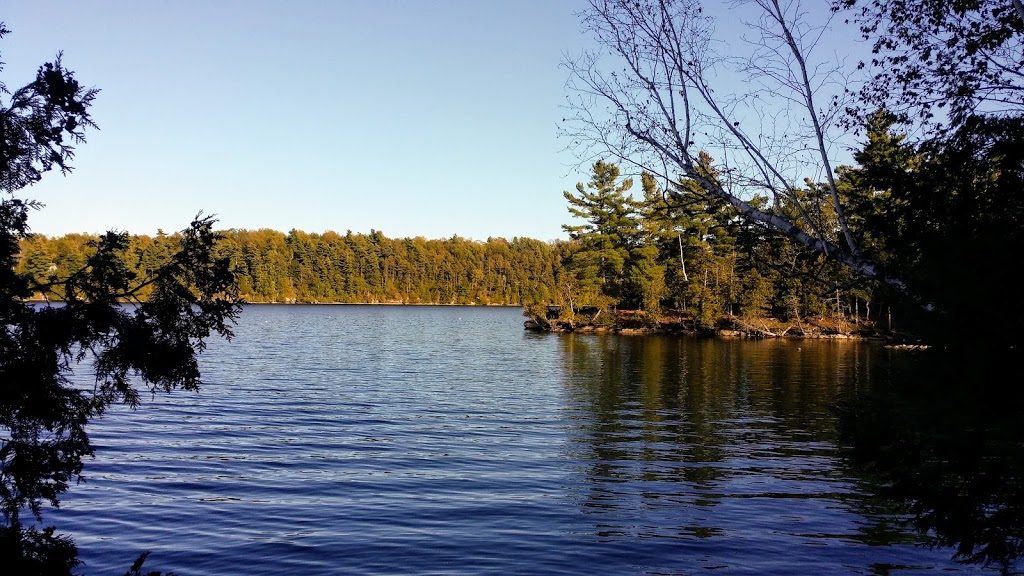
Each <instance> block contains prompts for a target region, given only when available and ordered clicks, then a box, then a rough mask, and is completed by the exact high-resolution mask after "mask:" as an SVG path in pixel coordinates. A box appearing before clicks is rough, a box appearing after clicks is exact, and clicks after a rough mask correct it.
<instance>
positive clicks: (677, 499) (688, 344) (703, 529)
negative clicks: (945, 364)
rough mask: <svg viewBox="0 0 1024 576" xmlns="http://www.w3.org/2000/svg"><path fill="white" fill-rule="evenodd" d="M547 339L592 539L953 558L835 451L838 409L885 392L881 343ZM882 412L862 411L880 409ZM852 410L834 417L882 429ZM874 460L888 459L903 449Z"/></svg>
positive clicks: (823, 558) (704, 560)
mask: <svg viewBox="0 0 1024 576" xmlns="http://www.w3.org/2000/svg"><path fill="white" fill-rule="evenodd" d="M559 338H560V340H559V346H560V351H561V362H562V372H563V380H564V385H565V387H566V390H567V391H568V395H569V400H570V401H569V405H570V406H571V409H572V410H573V412H574V413H573V422H574V428H573V430H572V434H571V436H570V438H571V446H572V448H571V449H572V450H573V451H574V453H573V454H571V455H570V456H571V458H572V459H573V460H576V461H579V462H583V463H585V468H584V469H583V470H581V471H580V474H581V476H582V480H581V484H582V485H584V486H585V489H584V490H583V491H582V492H581V493H580V495H579V496H578V500H579V502H578V505H579V507H580V509H581V510H582V511H583V512H584V513H585V514H587V515H589V516H588V517H589V518H591V519H592V524H591V530H592V537H594V538H596V539H598V540H601V541H603V542H624V541H627V540H631V541H636V539H638V538H641V539H671V540H674V541H676V542H677V543H678V544H677V545H679V546H680V548H679V550H680V551H681V553H684V554H685V556H686V560H685V561H683V562H682V563H681V564H682V565H683V566H689V567H694V568H705V569H706V568H737V567H743V566H762V567H763V570H762V571H763V572H765V573H768V572H773V571H774V572H777V573H786V572H787V571H788V572H790V573H792V572H794V571H797V572H801V573H807V572H809V571H814V570H815V569H816V568H821V569H841V570H842V572H844V573H845V572H849V571H851V570H853V571H866V572H871V573H890V572H899V571H904V570H918V569H932V568H942V569H951V568H955V567H956V565H955V564H951V563H950V561H949V559H950V557H951V556H952V551H950V550H929V549H928V548H927V547H921V546H918V544H922V543H926V542H927V541H926V540H925V539H924V538H923V537H922V536H921V535H919V534H917V533H915V532H914V531H913V530H910V529H908V528H907V527H905V526H904V525H903V524H902V523H901V522H900V518H901V516H900V513H902V512H903V509H902V508H900V507H898V506H896V505H895V504H894V501H893V500H892V499H890V498H888V495H883V494H882V490H881V487H880V484H879V483H878V478H877V477H876V476H872V475H869V474H865V473H862V472H861V468H860V467H859V465H853V466H851V461H850V460H849V459H846V458H844V453H843V452H841V451H840V449H839V448H838V445H839V442H840V437H839V426H838V424H839V419H840V412H837V410H836V406H838V405H843V406H846V407H857V406H864V404H863V403H864V402H866V401H867V399H868V398H872V397H873V396H872V395H873V394H874V391H875V390H876V389H878V388H879V387H882V388H884V387H886V384H884V383H883V382H887V381H888V378H889V377H892V376H893V373H892V368H891V360H890V354H891V353H890V352H889V351H887V350H884V349H882V348H881V347H879V346H875V345H871V344H865V343H853V342H829V341H811V342H789V341H761V342H750V341H735V342H722V341H711V340H699V339H680V338H660V337H643V338H628V337H617V336H611V335H609V336H603V335H571V334H570V335H564V336H561V337H559ZM888 409H889V410H890V412H885V411H882V410H874V411H873V412H872V413H873V414H874V415H875V417H877V418H879V419H883V420H884V419H886V418H892V417H894V416H893V414H892V413H891V410H892V409H893V408H892V407H891V406H890V407H889V408H888ZM861 412H862V410H861V408H852V409H851V410H847V411H846V412H843V413H842V414H845V416H843V417H844V418H845V417H849V419H848V420H844V422H847V423H851V422H862V423H863V427H859V426H855V427H854V428H856V429H857V430H859V431H860V432H864V431H870V430H884V428H882V427H878V426H877V424H873V423H870V422H869V421H868V420H867V419H866V418H865V419H862V418H863V417H862V415H861ZM844 430H846V429H845V428H844ZM853 436H857V434H856V433H855V434H853ZM846 437H847V438H850V437H852V436H850V435H847V436H846ZM855 442H857V443H860V442H862V441H861V440H859V439H857V440H855ZM858 445H859V444H858ZM965 448H966V447H965ZM864 455H867V453H865V454H864ZM872 455H873V456H877V455H878V454H877V453H873V454H872ZM887 455H888V456H891V457H892V462H891V463H893V464H895V463H897V462H899V458H901V457H900V456H898V455H897V454H896V453H895V452H893V453H887ZM951 521H953V520H951ZM702 543H703V544H702ZM950 543H952V542H950V541H942V542H941V544H944V545H946V544H950ZM826 551H827V553H826ZM765 554H782V555H783V556H782V557H780V560H778V561H776V562H777V563H781V564H778V565H777V566H775V567H774V569H773V567H772V564H771V563H769V564H763V556H764V555H765ZM805 554H806V555H807V556H806V557H805V556H804V555H805ZM808 562H809V563H810V564H808ZM811 566H814V567H815V568H811ZM678 567H679V566H676V568H678Z"/></svg>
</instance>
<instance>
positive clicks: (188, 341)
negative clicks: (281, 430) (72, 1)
mask: <svg viewBox="0 0 1024 576" xmlns="http://www.w3.org/2000/svg"><path fill="white" fill-rule="evenodd" d="M4 33H6V29H4V28H3V26H2V25H0V36H2V35H3V34H4ZM0 93H4V94H9V96H10V105H9V106H6V107H4V106H0V128H2V130H0V193H2V194H4V197H3V199H2V200H0V512H2V515H3V525H2V526H0V551H2V556H3V558H4V562H5V568H7V569H12V570H14V572H15V573H18V574H70V571H71V570H72V569H73V568H74V567H75V566H76V565H77V564H78V560H77V549H76V547H75V545H74V543H73V542H72V541H71V539H70V538H68V537H67V536H61V535H58V534H56V531H55V528H54V527H44V528H41V529H40V528H39V527H37V526H36V524H37V523H41V522H42V521H43V514H42V512H43V507H44V506H45V505H51V506H57V505H58V503H59V500H60V496H61V495H62V494H63V493H64V492H66V491H67V490H68V488H69V486H70V483H71V482H72V481H74V480H76V479H80V478H81V474H82V468H83V460H84V458H86V457H88V456H91V455H92V454H93V446H92V444H91V442H90V440H89V436H88V434H87V431H86V427H87V425H88V423H89V422H90V421H91V420H92V419H93V418H95V417H97V416H99V415H101V414H103V412H104V411H105V410H106V409H107V408H108V407H110V406H111V405H112V404H114V403H126V404H128V405H130V406H133V407H134V406H136V405H137V404H138V401H139V392H138V390H137V388H136V381H138V382H141V383H144V384H145V386H146V388H147V389H148V390H149V391H151V392H153V393H155V392H157V391H167V392H169V391H171V390H172V389H175V388H183V389H186V390H195V389H197V388H198V387H199V385H200V374H199V368H198V363H197V359H196V356H197V354H198V353H199V352H201V351H202V350H203V349H204V347H205V340H206V339H207V338H208V337H210V336H211V335H213V334H218V335H221V336H224V337H230V336H231V330H230V324H231V323H232V321H233V320H234V319H235V317H236V315H237V314H238V311H239V306H240V304H239V302H238V300H237V299H236V289H235V282H234V275H233V272H232V270H231V268H230V265H229V264H230V262H229V260H228V259H227V258H223V257H219V256H217V255H216V253H215V252H216V249H217V243H218V241H219V239H220V235H219V234H217V233H215V232H214V231H213V228H212V226H213V220H212V219H210V218H202V217H197V218H196V220H195V221H194V222H193V223H192V225H191V226H190V227H189V228H188V229H186V230H185V231H183V232H182V233H181V234H180V235H179V236H177V237H176V238H175V239H174V241H173V242H169V244H170V245H169V246H164V247H165V248H168V252H167V255H166V257H163V258H161V259H160V262H159V263H157V262H155V261H153V262H148V263H145V264H144V265H142V266H141V267H140V266H135V267H134V268H136V269H132V267H130V266H129V265H128V262H129V261H130V260H131V256H132V246H133V245H132V242H131V241H130V239H129V237H128V236H127V235H126V234H123V233H114V232H108V233H107V234H105V235H103V236H101V237H98V238H91V239H88V241H85V242H82V243H80V245H78V246H73V247H72V248H73V249H72V250H68V248H69V247H68V245H67V243H57V244H54V245H47V244H46V243H45V242H40V241H39V239H36V238H33V237H32V236H31V235H30V234H29V228H28V216H29V212H30V210H32V209H35V208H38V207H39V204H38V203H36V202H33V201H31V200H26V199H23V198H19V197H17V196H15V195H16V194H17V193H19V192H20V191H21V190H22V189H23V188H24V187H26V186H28V185H31V184H33V183H35V182H37V181H38V180H39V179H40V178H41V177H42V175H43V174H44V173H45V172H47V171H49V170H52V169H54V168H60V169H61V170H62V171H63V172H65V173H67V172H68V171H69V170H70V169H71V167H70V165H69V163H68V162H69V161H70V159H71V158H72V155H73V149H72V147H71V145H70V143H80V142H83V141H84V140H83V138H84V135H83V133H82V129H83V127H88V126H92V121H91V120H90V117H89V114H88V108H89V106H90V104H91V102H92V100H93V98H94V96H95V94H96V91H95V90H85V89H83V88H81V87H80V86H79V84H78V83H77V81H75V79H74V76H73V74H72V73H71V72H70V71H68V70H66V69H64V68H63V67H62V65H61V63H60V59H59V58H58V60H57V61H56V62H53V63H49V64H45V65H44V66H43V67H41V68H40V69H39V73H38V74H37V78H36V80H35V81H34V82H33V83H31V84H29V85H27V86H25V87H22V88H19V89H17V90H15V91H13V92H8V91H7V90H6V87H5V86H3V85H2V84H0ZM22 244H24V246H25V247H26V248H28V251H27V252H26V253H25V254H21V247H22ZM57 260H62V264H63V265H64V266H65V268H64V269H63V270H62V269H61V268H60V267H59V266H56V264H55V261H57ZM140 268H141V273H140V272H139V271H137V270H138V269H140ZM33 294H37V295H42V296H43V297H45V298H48V299H50V298H58V299H60V300H62V301H63V302H64V303H63V305H61V306H37V305H32V304H29V303H26V301H25V300H26V298H28V297H30V296H31V295H33ZM143 296H145V300H143V299H142V298H143ZM81 362H91V363H92V367H93V371H94V373H95V384H94V386H91V387H83V386H81V385H80V384H78V383H75V382H72V381H71V379H70V378H69V376H70V374H71V371H72V369H73V368H74V367H75V366H76V365H77V364H79V363H81ZM26 513H27V514H26ZM26 515H27V516H29V520H28V523H26V522H25V518H24V516H26ZM140 567H141V564H140Z"/></svg>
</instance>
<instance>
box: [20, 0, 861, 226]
mask: <svg viewBox="0 0 1024 576" xmlns="http://www.w3.org/2000/svg"><path fill="white" fill-rule="evenodd" d="M585 5H586V2H585V0H515V1H499V0H429V1H428V0H296V1H284V0H273V1H272V0H173V1H172V0H163V1H161V0H146V1H142V2H139V1H130V0H97V1H91V2H80V1H73V0H63V1H56V0H9V1H7V2H5V3H4V4H3V9H2V12H0V20H3V21H4V22H6V25H7V27H8V28H9V29H10V30H11V33H10V34H9V35H8V36H7V37H6V38H5V39H4V40H3V41H0V55H2V59H3V61H4V62H5V70H4V71H3V79H4V81H5V82H6V83H7V85H8V86H9V87H12V88H13V87H16V86H20V85H23V84H25V83H27V82H29V81H30V80H31V79H32V78H33V77H34V74H35V69H36V68H37V67H38V66H39V65H40V64H42V63H43V62H45V61H48V60H51V59H52V58H53V57H54V55H55V54H56V53H57V52H58V51H61V50H62V51H64V63H65V65H66V66H67V67H69V68H70V69H72V70H74V71H75V72H76V74H77V77H78V79H79V80H80V81H81V82H82V83H84V84H86V85H88V86H94V87H96V88H99V89H100V90H101V92H100V95H99V97H98V98H97V100H96V103H95V105H94V107H93V110H92V113H93V117H94V119H95V120H96V122H97V123H98V124H99V126H100V130H99V131H92V132H91V133H90V134H89V135H88V140H89V141H88V143H86V144H85V145H83V146H81V147H80V148H79V151H78V156H77V158H76V159H75V161H74V166H75V167H76V169H75V172H74V173H73V174H71V175H70V176H68V177H66V178H62V177H61V176H60V175H59V174H53V173H51V174H48V175H47V176H46V177H45V178H44V180H43V181H42V182H41V183H40V184H38V185H36V186H35V187H34V188H33V189H32V190H30V191H28V192H27V193H26V195H27V196H29V197H32V198H35V199H37V200H40V201H42V202H44V203H45V204H46V205H47V206H46V208H44V209H43V210H42V211H40V212H36V213H34V214H33V215H32V217H31V220H30V223H31V225H32V228H33V231H35V232H38V233H42V234H46V235H61V234H65V233H68V232H89V233H98V232H102V231H105V230H108V229H117V230H127V231H129V232H132V233H139V234H154V233H155V232H156V231H157V229H158V228H159V229H163V230H164V231H167V232H171V231H174V230H179V229H181V228H184V227H185V226H186V225H187V224H188V222H189V221H190V220H191V218H192V217H193V216H195V215H196V213H197V212H199V211H200V210H202V211H204V212H205V213H207V214H215V215H217V217H218V218H219V219H220V223H219V226H220V227H222V228H247V229H259V228H272V229H275V230H280V231H282V232H287V231H288V230H290V229H292V228H296V229H299V230H304V231H306V232H324V231H327V230H335V231H337V232H341V233H344V232H345V231H346V230H352V231H353V232H362V233H368V232H369V231H370V230H371V229H375V230H379V231H381V232H383V233H384V234H385V235H387V236H389V237H393V238H395V237H412V236H425V237H427V238H445V237H450V236H452V235H459V236H462V237H466V238H472V239H476V240H484V239H486V238H487V237H489V236H494V237H499V236H500V237H505V238H512V237H514V236H527V237H531V238H537V239H541V240H552V239H555V238H564V237H565V233H564V232H563V231H562V230H561V225H562V224H563V223H567V222H568V221H569V215H568V213H567V211H566V203H565V200H564V198H563V197H562V191H563V190H571V189H573V188H574V186H575V184H576V182H578V181H586V180H588V179H589V168H588V167H587V166H582V167H580V166H578V164H579V162H578V160H577V159H576V158H575V157H574V156H573V154H572V153H571V152H568V151H565V150H564V148H565V147H566V145H567V142H565V141H564V140H560V139H559V138H558V130H557V127H558V124H559V122H560V120H561V118H562V117H564V116H566V115H567V112H566V110H565V109H564V108H563V107H562V106H563V104H564V103H565V98H566V95H567V91H566V88H565V82H566V79H567V76H568V73H567V72H566V70H564V69H563V68H562V67H561V64H562V62H563V61H564V55H565V54H567V53H568V54H578V53H579V52H580V51H581V50H583V49H584V48H585V47H587V46H588V43H589V42H590V41H591V40H590V38H589V37H588V36H587V35H585V34H584V33H582V32H581V31H580V24H579V20H578V17H577V16H576V12H578V11H579V10H580V9H582V8H583V7H584V6H585ZM807 5H809V6H810V5H813V6H814V8H815V10H819V9H821V10H824V9H826V8H827V4H818V3H817V0H811V1H809V2H807ZM707 6H708V7H709V8H711V9H712V11H713V12H716V13H718V15H719V17H720V18H719V20H718V22H719V23H718V27H719V29H720V30H724V31H725V32H726V34H725V35H724V36H725V37H726V38H727V39H728V42H727V44H728V45H727V46H725V48H726V49H728V50H732V49H733V48H736V46H738V45H742V44H743V43H742V41H740V40H738V38H739V37H740V35H739V33H738V32H735V30H737V28H736V27H737V26H738V25H739V23H738V20H739V19H741V16H742V14H743V12H742V10H741V9H738V8H736V7H735V6H734V5H733V4H728V3H725V4H723V3H719V2H718V1H717V0H716V1H713V2H709V3H708V4H707ZM829 38H830V40H833V39H834V38H836V36H835V35H830V37H829ZM852 46H853V45H852V44H851V43H850V41H848V40H843V41H840V42H838V43H835V42H833V44H832V46H830V49H833V50H834V49H838V48H841V49H842V50H843V51H844V53H849V51H850V50H851V49H852Z"/></svg>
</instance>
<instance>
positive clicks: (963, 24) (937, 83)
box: [834, 0, 1024, 129]
mask: <svg viewBox="0 0 1024 576" xmlns="http://www.w3.org/2000/svg"><path fill="white" fill-rule="evenodd" d="M834 5H835V6H836V8H837V9H838V8H846V9H852V10H853V13H854V15H855V19H856V21H857V24H858V25H859V26H860V30H861V32H862V33H863V35H864V39H865V40H870V41H872V42H873V43H874V44H873V57H872V60H871V62H869V63H865V64H869V65H870V68H869V69H870V70H871V71H872V72H873V74H874V77H873V79H872V81H871V82H869V83H868V84H867V85H865V86H864V88H863V89H862V90H861V91H860V93H859V97H860V99H859V102H858V103H857V105H855V106H854V109H855V111H856V112H857V114H856V115H855V116H854V117H855V118H856V119H857V120H860V119H862V118H864V117H865V116H866V115H865V114H864V112H868V113H870V112H873V111H874V110H876V109H878V108H884V109H888V110H889V111H891V112H893V113H895V114H897V115H898V116H899V117H900V118H901V119H902V120H905V121H917V122H921V123H923V124H925V125H942V124H947V125H948V126H950V127H952V128H954V129H955V128H958V127H960V126H962V125H963V124H964V123H965V122H967V121H968V120H969V119H970V118H971V117H972V116H975V115H993V116H995V117H1005V118H1009V117H1014V116H1019V115H1020V114H1021V112H1024V76H1022V75H1021V68H1020V67H1021V60H1020V58H1021V56H1020V55H1021V51H1022V49H1024V41H1022V39H1024V8H1022V7H1021V5H1020V4H1019V2H1018V3H1017V4H1016V5H1015V2H1013V1H1005V0H835V1H834Z"/></svg>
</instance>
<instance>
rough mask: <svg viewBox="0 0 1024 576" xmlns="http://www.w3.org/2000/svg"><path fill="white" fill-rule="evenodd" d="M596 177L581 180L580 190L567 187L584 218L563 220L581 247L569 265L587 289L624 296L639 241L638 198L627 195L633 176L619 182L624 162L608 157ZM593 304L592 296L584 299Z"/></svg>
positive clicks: (596, 169) (573, 207)
mask: <svg viewBox="0 0 1024 576" xmlns="http://www.w3.org/2000/svg"><path fill="white" fill-rule="evenodd" d="M593 170H594V174H593V176H591V179H590V182H588V183H587V184H586V186H584V185H583V183H582V182H581V183H579V184H577V185H576V193H575V194H573V193H571V192H568V191H566V192H563V193H562V195H563V196H564V197H565V199H566V200H567V201H568V202H569V213H570V214H571V215H572V216H573V217H575V218H580V219H583V220H584V221H585V223H584V224H575V225H569V224H566V225H563V226H562V228H563V229H564V230H565V231H566V232H568V233H569V237H570V238H572V239H573V240H575V241H576V242H578V243H579V249H578V250H576V251H574V252H573V253H572V254H570V255H569V258H568V260H567V261H566V263H565V266H566V268H567V269H568V270H569V271H570V272H571V273H572V274H574V275H575V276H576V279H577V281H578V282H579V285H580V288H581V291H582V292H584V293H587V294H592V296H590V299H591V300H593V297H594V296H597V295H602V296H607V297H609V298H612V299H618V298H620V297H622V296H623V294H624V292H625V290H626V287H625V286H624V284H625V275H626V266H627V263H628V261H629V257H630V250H631V249H632V248H633V247H634V245H635V243H636V241H637V234H638V232H639V222H638V221H637V218H636V207H637V206H636V203H635V202H634V201H633V200H632V198H630V197H629V196H627V195H626V193H627V192H628V191H629V189H630V188H632V186H633V180H632V179H629V178H627V179H625V180H623V181H622V182H621V183H617V180H618V178H619V167H618V166H615V165H614V164H608V163H606V162H604V161H601V160H599V161H597V162H595V163H594V165H593ZM584 303H585V304H591V302H584Z"/></svg>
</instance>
